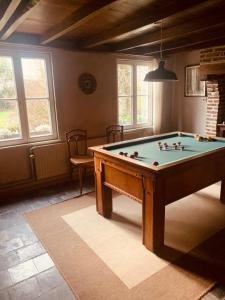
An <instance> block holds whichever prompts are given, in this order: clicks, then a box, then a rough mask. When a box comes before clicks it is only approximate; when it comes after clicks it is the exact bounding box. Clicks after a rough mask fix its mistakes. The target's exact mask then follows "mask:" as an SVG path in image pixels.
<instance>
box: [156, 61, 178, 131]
mask: <svg viewBox="0 0 225 300" xmlns="http://www.w3.org/2000/svg"><path fill="white" fill-rule="evenodd" d="M153 63H154V69H155V68H157V66H158V62H157V60H156V59H154V62H153ZM168 68H169V66H168ZM173 86H174V83H173V82H154V83H153V134H159V133H163V132H169V131H171V128H172V111H171V107H172V89H173Z"/></svg>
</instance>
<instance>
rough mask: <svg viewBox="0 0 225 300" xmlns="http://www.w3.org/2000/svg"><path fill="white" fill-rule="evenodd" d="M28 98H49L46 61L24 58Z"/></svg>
mask: <svg viewBox="0 0 225 300" xmlns="http://www.w3.org/2000/svg"><path fill="white" fill-rule="evenodd" d="M21 61H22V70H23V80H24V89H25V96H26V98H48V85H47V76H46V66H45V60H44V59H37V58H35V59H34V58H22V60H21Z"/></svg>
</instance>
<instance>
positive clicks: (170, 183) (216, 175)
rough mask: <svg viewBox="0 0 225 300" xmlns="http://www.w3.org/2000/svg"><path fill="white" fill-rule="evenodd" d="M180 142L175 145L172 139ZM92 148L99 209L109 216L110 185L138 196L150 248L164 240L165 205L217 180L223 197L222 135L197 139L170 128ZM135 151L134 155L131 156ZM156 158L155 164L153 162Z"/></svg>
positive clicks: (224, 162) (157, 247)
mask: <svg viewBox="0 0 225 300" xmlns="http://www.w3.org/2000/svg"><path fill="white" fill-rule="evenodd" d="M159 142H160V143H161V145H163V144H164V143H167V145H168V147H167V149H166V148H165V149H164V148H163V149H164V150H160V148H159ZM178 142H179V143H180V146H179V147H178V148H177V149H176V150H175V149H174V145H173V144H174V143H176V144H177V145H178ZM181 146H183V150H182V149H181ZM90 150H91V151H93V152H94V164H95V178H96V206H97V211H98V213H99V214H101V215H102V216H104V217H105V218H110V216H111V213H112V190H115V191H118V192H120V193H121V194H124V195H127V196H129V197H130V198H132V199H134V200H136V201H138V202H140V203H141V204H142V220H143V221H142V222H143V244H144V245H145V246H146V248H147V249H149V250H150V251H152V252H154V253H157V252H158V251H159V250H160V249H161V248H162V246H163V245H164V225H165V206H166V205H168V204H170V203H172V202H174V201H177V200H179V199H181V198H183V197H185V196H187V195H189V194H192V193H194V192H196V191H198V190H200V189H202V188H205V187H207V186H209V185H211V184H213V183H215V182H217V181H220V180H221V181H222V184H221V195H220V200H221V201H222V202H223V203H225V139H224V138H215V139H213V140H212V141H209V140H207V139H203V140H202V141H197V140H196V138H195V137H194V135H193V134H188V133H180V132H173V133H168V134H162V135H155V136H150V137H144V138H139V139H135V140H129V141H123V142H118V143H113V144H107V145H102V146H95V147H90ZM134 151H136V152H137V153H136V155H137V154H138V156H137V157H135V158H130V157H129V155H130V154H131V153H133V152H134ZM121 152H123V153H128V156H125V155H121ZM156 161H157V162H158V165H153V162H156Z"/></svg>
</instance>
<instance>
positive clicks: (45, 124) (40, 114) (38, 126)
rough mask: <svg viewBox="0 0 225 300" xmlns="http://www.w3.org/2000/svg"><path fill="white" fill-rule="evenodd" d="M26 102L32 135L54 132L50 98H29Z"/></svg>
mask: <svg viewBox="0 0 225 300" xmlns="http://www.w3.org/2000/svg"><path fill="white" fill-rule="evenodd" d="M26 103H27V115H28V123H29V131H30V132H29V133H30V137H35V136H44V135H50V134H52V126H51V117H50V108H49V101H48V99H43V100H38V99H35V100H27V101H26Z"/></svg>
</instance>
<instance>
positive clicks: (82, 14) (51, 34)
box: [41, 0, 117, 45]
mask: <svg viewBox="0 0 225 300" xmlns="http://www.w3.org/2000/svg"><path fill="white" fill-rule="evenodd" d="M115 1H117V0H102V1H93V2H91V3H88V4H86V5H84V6H83V7H81V8H80V9H78V10H76V11H74V12H73V13H72V14H71V15H69V16H68V17H67V18H65V19H64V20H63V21H62V22H60V23H59V24H57V25H55V26H54V27H53V28H51V29H50V30H49V31H47V32H46V33H44V34H43V36H42V37H41V44H43V45H44V44H47V43H49V42H52V41H53V40H55V39H57V38H59V37H61V36H63V35H64V34H66V33H68V32H70V31H72V30H75V29H76V28H78V27H79V26H80V25H81V24H83V23H85V22H87V21H88V20H89V19H90V18H92V17H93V16H95V15H96V14H98V13H99V11H100V10H101V9H102V8H104V7H106V6H108V5H110V4H112V3H113V2H115Z"/></svg>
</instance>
